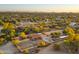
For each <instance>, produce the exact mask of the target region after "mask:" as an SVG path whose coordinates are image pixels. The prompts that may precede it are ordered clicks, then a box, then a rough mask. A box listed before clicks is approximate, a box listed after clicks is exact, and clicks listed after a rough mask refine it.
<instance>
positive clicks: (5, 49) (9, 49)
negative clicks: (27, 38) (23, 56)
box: [0, 42, 19, 54]
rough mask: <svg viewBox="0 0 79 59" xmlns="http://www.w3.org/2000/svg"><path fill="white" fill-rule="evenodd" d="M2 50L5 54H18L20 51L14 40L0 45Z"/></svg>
mask: <svg viewBox="0 0 79 59" xmlns="http://www.w3.org/2000/svg"><path fill="white" fill-rule="evenodd" d="M0 51H2V52H3V53H5V54H14V53H15V54H16V53H19V51H18V50H17V48H16V47H15V46H14V45H13V44H12V42H8V43H7V44H5V45H3V46H1V47H0Z"/></svg>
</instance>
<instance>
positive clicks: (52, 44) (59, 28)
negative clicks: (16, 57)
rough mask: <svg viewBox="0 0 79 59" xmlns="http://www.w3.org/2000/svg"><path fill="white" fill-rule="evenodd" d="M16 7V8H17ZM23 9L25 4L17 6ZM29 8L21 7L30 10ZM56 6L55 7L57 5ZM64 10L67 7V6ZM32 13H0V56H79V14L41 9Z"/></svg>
mask: <svg viewBox="0 0 79 59" xmlns="http://www.w3.org/2000/svg"><path fill="white" fill-rule="evenodd" d="M4 6H5V7H6V8H7V7H9V6H7V5H4ZM11 6H15V5H11ZM18 6H19V5H16V7H18ZM24 6H27V5H22V6H19V7H20V8H23V7H24ZM37 6H39V5H37ZM40 6H41V7H42V8H44V7H46V6H49V7H51V6H50V5H43V6H42V5H40ZM40 6H39V7H40ZM59 6H61V5H59ZM29 7H30V8H34V7H35V9H33V10H37V9H36V8H38V7H36V6H34V7H32V6H31V5H29ZM29 7H24V8H28V9H29V10H30V8H29ZM49 7H48V8H49ZM53 7H54V6H53V5H52V8H53ZM55 7H56V8H57V6H55ZM66 7H68V8H69V6H66ZM10 8H12V7H10ZM46 8H47V7H46ZM53 9H54V8H53ZM53 9H52V10H53ZM33 10H31V11H30V12H28V11H19V10H18V11H13V10H11V11H8V10H7V11H5V10H4V11H5V12H4V11H3V12H1V11H0V54H72V53H73V54H75V53H77V54H78V53H79V13H75V12H67V11H66V12H63V10H64V9H63V10H62V9H60V10H59V11H61V10H62V12H53V11H52V12H46V11H41V10H40V11H41V12H39V10H37V11H38V12H33ZM43 10H44V9H43ZM71 11H72V10H71Z"/></svg>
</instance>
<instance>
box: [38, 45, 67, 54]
mask: <svg viewBox="0 0 79 59" xmlns="http://www.w3.org/2000/svg"><path fill="white" fill-rule="evenodd" d="M38 54H66V53H65V52H62V51H54V50H53V44H52V45H50V46H48V47H46V48H44V49H42V50H41V51H39V53H38Z"/></svg>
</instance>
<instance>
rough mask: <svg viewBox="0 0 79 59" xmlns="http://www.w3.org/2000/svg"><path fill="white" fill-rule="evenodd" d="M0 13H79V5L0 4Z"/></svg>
mask: <svg viewBox="0 0 79 59" xmlns="http://www.w3.org/2000/svg"><path fill="white" fill-rule="evenodd" d="M0 11H19V12H79V5H74V4H0Z"/></svg>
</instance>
